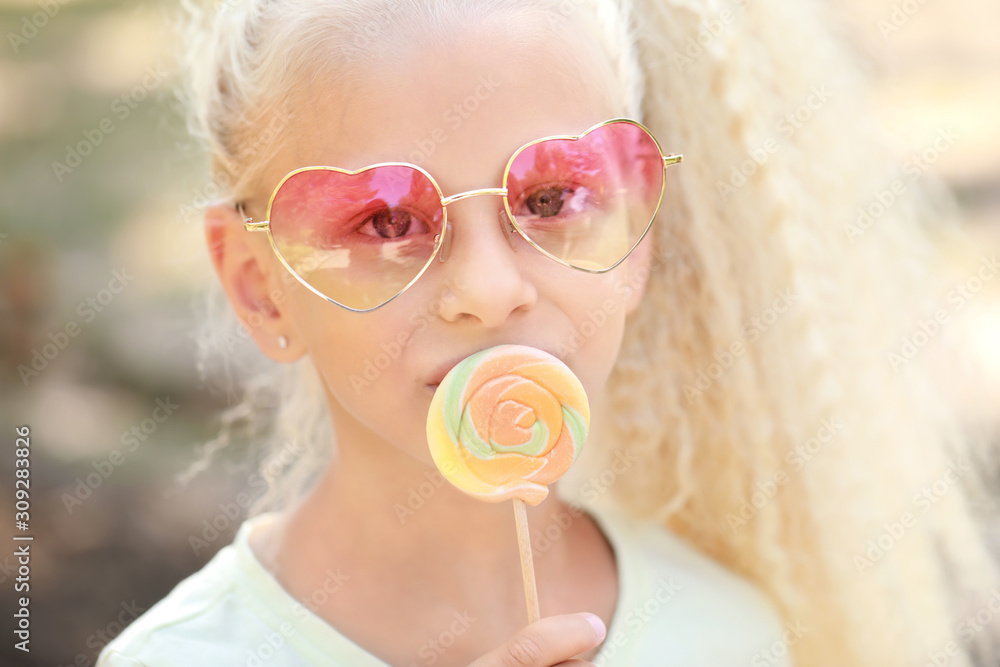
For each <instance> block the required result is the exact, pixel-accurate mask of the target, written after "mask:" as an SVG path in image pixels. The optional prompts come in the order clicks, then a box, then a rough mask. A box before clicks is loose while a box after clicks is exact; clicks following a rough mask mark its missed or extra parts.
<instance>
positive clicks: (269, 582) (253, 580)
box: [97, 505, 808, 667]
mask: <svg viewBox="0 0 1000 667" xmlns="http://www.w3.org/2000/svg"><path fill="white" fill-rule="evenodd" d="M585 509H586V511H587V512H588V513H589V514H590V515H591V516H592V517H593V518H594V520H595V521H596V522H597V524H598V526H600V528H601V530H602V531H603V532H604V534H605V536H606V537H607V538H608V541H609V542H610V543H611V546H612V548H613V549H614V551H615V556H616V560H617V567H618V577H619V597H618V602H617V606H616V608H615V612H614V616H613V617H612V621H611V624H610V626H609V627H608V634H607V637H606V638H605V640H604V643H603V644H602V646H601V650H600V652H599V654H598V655H597V657H596V658H595V659H594V664H596V665H597V666H598V667H653V666H656V667H659V666H663V667H667V666H677V667H728V666H732V667H747V666H749V667H791V665H792V662H791V659H790V657H789V655H790V652H791V648H790V647H791V646H792V645H794V643H795V642H796V641H798V639H799V637H800V636H802V634H804V633H805V632H808V628H804V627H801V626H799V625H798V624H795V623H792V622H786V623H782V621H781V619H780V618H779V616H778V615H777V613H776V610H775V607H774V605H773V604H772V603H771V602H770V600H769V599H768V598H767V597H766V596H765V595H764V594H763V593H762V592H761V591H760V590H759V589H758V588H757V587H756V586H754V585H753V584H751V583H750V582H748V581H747V580H745V579H743V578H740V577H738V576H737V575H735V574H733V573H732V572H730V571H729V570H727V569H725V568H724V567H723V566H722V565H720V564H719V563H717V562H716V561H714V560H712V559H710V558H708V557H706V556H704V555H703V554H701V553H700V552H698V551H696V550H695V549H693V548H692V547H691V546H690V545H688V544H687V543H686V542H684V541H683V540H681V539H680V538H678V537H677V536H675V535H674V534H672V533H670V532H669V531H667V530H665V529H663V528H661V527H660V526H658V525H656V524H653V523H648V522H639V521H636V520H634V519H632V518H631V517H629V516H628V515H626V514H624V513H622V512H620V511H617V510H615V509H612V508H610V507H600V506H594V505H588V506H586V508H585ZM274 517H275V515H273V514H263V515H260V516H257V517H254V518H253V519H250V520H248V521H246V522H244V524H243V525H242V526H241V527H240V530H239V532H238V534H237V535H236V539H235V540H234V542H233V544H231V545H229V546H227V547H225V548H223V549H222V550H220V551H219V553H217V554H216V555H215V557H214V558H213V559H212V560H211V561H210V562H209V563H208V564H207V565H205V567H204V568H202V569H201V570H200V571H198V572H196V573H195V574H193V575H192V576H190V577H188V578H187V579H185V580H184V581H182V582H181V583H180V584H178V585H177V587H176V588H174V590H173V591H171V592H170V594H169V595H167V597H165V598H164V599H163V600H161V601H160V602H159V603H157V604H156V605H154V606H153V607H152V608H150V609H149V610H148V611H147V612H146V613H145V614H143V615H142V616H141V617H140V618H138V619H137V620H136V621H134V622H133V623H132V624H131V625H129V626H128V627H127V628H126V629H125V630H124V631H123V632H122V633H121V634H120V635H119V636H118V637H116V638H115V639H114V640H113V641H112V642H111V643H110V644H108V645H107V646H106V647H105V649H104V650H103V651H102V652H101V655H100V657H99V658H98V661H97V667H138V666H145V667H166V666H167V665H170V666H172V667H173V666H176V667H195V666H198V667H200V666H202V665H206V666H207V665H211V666H212V667H217V666H218V667H236V666H237V665H240V666H245V667H293V666H295V667H301V666H304V665H323V666H327V667H388V666H387V663H385V662H383V661H382V660H380V659H379V658H377V657H375V656H373V655H372V654H370V653H368V652H367V651H365V650H364V649H362V648H361V647H360V646H358V645H356V644H354V643H353V642H351V640H350V639H348V638H347V637H345V636H344V635H342V634H340V633H339V632H338V631H337V630H336V628H333V627H331V626H330V625H329V624H327V623H326V622H325V621H323V620H322V619H320V618H319V617H318V616H316V615H315V614H313V613H312V612H311V611H310V610H309V609H308V608H307V607H306V606H304V605H303V604H301V603H299V602H298V601H297V600H295V599H294V598H293V597H292V596H290V595H289V594H288V593H287V592H286V591H285V590H284V589H283V588H282V587H281V585H280V584H279V583H278V582H277V581H276V580H275V579H274V577H273V576H271V574H270V573H269V572H268V571H267V570H266V569H264V567H263V566H262V565H261V564H260V562H259V561H258V560H257V559H256V557H255V556H254V554H253V552H252V551H251V549H250V545H249V540H248V538H249V535H250V532H251V531H252V530H253V529H254V527H255V526H258V525H261V524H263V523H266V522H268V521H271V520H273V518H274ZM330 574H331V576H330V577H328V582H329V584H330V588H331V589H332V590H335V587H336V586H338V585H339V583H338V582H337V580H336V576H337V573H336V572H331V573H330ZM461 622H462V619H460V618H456V620H455V623H457V624H461ZM435 655H437V654H435ZM434 657H435V656H432V655H426V656H421V655H414V656H413V661H412V663H411V664H410V665H400V666H398V667H417V666H419V665H428V664H431V660H432V659H433V658H434Z"/></svg>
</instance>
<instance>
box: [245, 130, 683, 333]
mask: <svg viewBox="0 0 1000 667" xmlns="http://www.w3.org/2000/svg"><path fill="white" fill-rule="evenodd" d="M614 123H627V124H629V125H635V126H636V127H638V128H639V129H641V130H642V131H643V132H645V133H646V134H647V135H648V136H649V138H650V139H652V140H653V143H654V144H655V145H656V150H657V151H658V152H659V154H660V157H661V158H663V180H662V181H661V185H660V196H659V198H658V199H657V202H656V209H655V210H654V211H653V215H652V216H651V217H650V219H649V222H647V223H646V228H645V229H644V230H643V232H642V234H640V235H639V238H638V240H636V242H635V243H634V244H632V247H631V248H629V249H628V251H627V252H626V253H625V254H624V255H622V257H621V258H620V259H619V260H618V261H617V262H615V263H614V264H612V265H611V266H609V267H607V268H604V269H588V268H585V267H582V266H576V265H575V264H570V263H569V262H567V261H565V260H563V259H561V258H559V257H556V256H555V255H553V254H552V253H550V252H548V251H547V250H545V249H544V248H542V247H541V246H539V245H538V244H537V243H535V242H534V241H533V240H532V239H531V238H530V237H529V236H528V235H527V234H526V233H525V232H524V231H523V230H522V229H521V227H520V225H518V224H517V219H516V218H515V217H514V213H513V211H511V209H510V200H509V198H508V197H507V194H508V189H507V178H508V176H509V175H510V168H511V165H513V164H514V160H516V159H517V157H518V156H519V155H520V154H521V153H522V152H524V151H525V150H527V149H529V148H531V147H532V146H534V145H536V144H540V143H542V142H543V141H551V140H553V139H569V140H572V141H576V140H578V139H582V138H583V137H585V136H587V135H588V134H590V133H591V132H593V131H595V130H598V129H600V128H602V127H604V126H605V125H611V124H614ZM683 160H684V156H683V155H681V154H679V153H675V154H671V155H664V153H663V148H662V147H661V146H660V142H659V141H658V140H657V139H656V137H655V136H654V135H653V133H652V132H650V131H649V128H647V127H646V126H645V125H643V124H642V123H640V122H638V121H635V120H632V119H630V118H612V119H611V120H606V121H602V122H600V123H597V124H596V125H592V126H591V127H589V128H587V129H586V130H585V131H584V132H582V133H580V134H577V135H571V134H561V135H553V136H549V137H542V138H541V139H535V140H534V141H531V142H528V143H526V144H524V145H523V146H521V147H520V148H518V149H517V150H516V151H514V153H513V154H512V155H511V157H510V159H509V160H507V166H506V167H504V170H503V180H502V181H501V187H499V188H481V189H478V190H467V191H466V192H459V193H458V194H454V195H451V196H448V197H445V196H444V193H443V192H442V191H441V187H440V186H439V185H438V183H437V181H436V180H434V177H433V176H431V175H430V173H429V172H428V171H427V170H426V169H424V168H423V167H421V166H420V165H416V164H412V163H409V162H379V163H377V164H370V165H367V166H365V167H362V168H360V169H356V170H354V171H351V170H348V169H340V168H338V167H326V166H312V167H300V168H299V169H295V170H294V171H291V172H289V173H288V174H286V175H285V177H284V178H282V179H281V181H280V182H279V183H278V185H277V186H276V187H275V188H274V191H273V192H272V193H271V198H270V199H269V200H268V202H267V212H266V217H267V220H263V221H261V222H254V221H253V218H250V217H247V215H246V213H245V212H244V211H243V203H242V202H238V203H237V204H236V210H237V212H239V214H240V217H242V218H243V227H244V229H246V231H248V232H267V239H268V241H269V242H270V244H271V249H272V250H273V251H274V254H275V255H276V256H277V258H278V261H280V262H281V263H282V265H283V266H284V267H285V268H286V269H287V270H288V271H289V272H290V273H291V274H292V276H294V277H295V279H296V280H298V281H299V282H300V283H302V285H304V286H305V287H306V288H307V289H308V290H309V291H310V292H312V293H313V294H316V295H317V296H320V297H322V298H324V299H325V300H327V301H329V302H330V303H332V304H334V305H336V306H340V307H341V308H344V309H345V310H349V311H351V312H353V313H370V312H371V311H373V310H377V309H379V308H381V307H382V306H384V305H386V304H387V303H389V302H390V301H393V300H394V299H395V298H396V297H398V296H399V295H400V294H402V293H403V292H405V291H406V290H408V289H409V288H410V286H411V285H413V283H415V282H417V280H419V279H420V276H422V275H424V272H425V271H427V269H428V268H429V267H430V265H431V264H432V263H433V262H434V258H435V257H437V258H439V260H440V261H442V262H444V261H445V260H446V259H447V249H446V250H445V252H443V253H442V252H441V248H442V247H444V246H445V244H446V242H450V237H449V230H450V229H451V225H450V224H449V223H448V204H451V203H454V202H456V201H461V200H462V199H468V198H469V197H475V196H477V195H494V196H500V197H503V208H504V212H505V213H506V214H507V220H506V221H502V222H505V226H504V232H505V233H507V234H509V233H510V232H511V231H516V232H517V234H518V235H519V236H520V237H521V238H523V239H524V240H525V241H527V242H528V243H529V244H530V245H531V246H532V247H534V248H535V249H537V250H538V251H539V252H541V253H542V254H543V255H545V256H546V257H549V258H550V259H552V260H555V261H556V262H558V263H560V264H562V265H563V266H566V267H569V268H571V269H576V270H578V271H586V272H587V273H606V272H608V271H610V270H612V269H613V268H615V267H616V266H618V265H619V264H621V263H622V262H624V261H625V260H626V259H627V258H628V256H629V255H631V254H632V251H633V250H635V248H636V246H638V245H639V244H640V243H641V242H642V240H643V239H644V238H645V237H646V234H647V233H648V232H649V230H650V228H651V227H652V226H653V220H655V219H656V214H657V213H658V212H659V211H660V206H661V205H662V204H663V193H664V192H665V191H666V186H667V174H666V171H667V167H669V166H670V165H672V164H677V163H679V162H682V161H683ZM377 167H409V168H411V169H416V170H417V171H419V172H420V173H422V174H423V175H424V176H426V177H427V180H429V181H430V183H431V185H433V186H434V190H435V191H436V192H437V194H438V197H439V198H440V200H441V212H442V220H441V232H440V233H439V234H438V235H437V236H435V237H434V250H433V251H432V252H431V255H430V257H428V258H427V262H426V263H425V264H424V266H423V267H422V268H421V269H420V271H418V272H417V275H415V276H414V277H413V279H412V280H410V282H408V283H406V285H404V286H403V287H402V288H401V289H400V290H399V291H398V292H396V293H395V294H393V295H392V296H391V297H389V298H388V299H386V300H385V301H383V302H382V303H380V304H378V305H377V306H372V307H371V308H352V307H351V306H348V305H346V304H343V303H340V302H339V301H337V300H336V299H334V298H332V297H330V296H328V295H326V294H323V293H322V292H320V291H319V290H318V289H316V288H315V287H313V286H312V285H311V284H309V282H308V281H307V280H306V279H305V278H303V277H302V276H301V275H299V273H298V272H297V271H296V270H295V269H293V268H292V267H291V265H289V263H288V262H287V261H286V260H285V258H284V256H283V255H282V254H281V250H279V249H278V246H277V244H275V242H274V235H273V234H271V221H270V218H271V206H272V205H273V204H274V199H275V197H276V196H277V195H278V191H279V190H280V189H281V186H282V185H284V184H285V181H287V180H288V179H289V178H291V177H292V176H294V175H296V174H298V173H301V172H303V171H335V172H337V173H340V174H346V175H348V176H353V175H355V174H360V173H361V172H363V171H368V170H369V169H375V168H377Z"/></svg>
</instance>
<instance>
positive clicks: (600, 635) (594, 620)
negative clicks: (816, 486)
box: [583, 612, 608, 642]
mask: <svg viewBox="0 0 1000 667" xmlns="http://www.w3.org/2000/svg"><path fill="white" fill-rule="evenodd" d="M583 616H584V618H586V619H587V622H588V623H590V624H591V625H592V626H593V627H594V632H596V633H597V641H599V642H602V641H604V636H605V635H606V634H608V631H607V628H605V627H604V621H602V620H601V618H600V617H599V616H595V615H594V614H590V613H586V612H585V613H584V614H583Z"/></svg>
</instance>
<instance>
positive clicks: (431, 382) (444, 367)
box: [427, 341, 566, 389]
mask: <svg viewBox="0 0 1000 667" xmlns="http://www.w3.org/2000/svg"><path fill="white" fill-rule="evenodd" d="M507 342H508V341H504V342H501V343H493V344H491V345H484V346H482V347H478V348H476V349H474V350H470V351H469V352H468V353H466V354H463V355H461V356H459V357H453V358H451V359H449V360H448V361H445V362H444V363H442V364H440V365H438V366H437V367H436V368H435V369H434V371H433V372H432V373H431V374H430V375H429V376H428V378H427V386H428V387H430V388H431V389H437V387H438V385H439V384H441V381H442V380H444V376H445V375H447V374H448V371H450V370H451V369H452V368H454V367H455V366H457V365H458V364H459V363H460V362H461V361H462V360H463V359H466V358H468V357H470V356H472V355H473V354H475V353H476V352H481V351H482V350H485V349H488V348H491V347H495V346H497V345H503V344H505V343H507ZM511 344H514V345H529V346H531V347H534V348H537V349H539V350H542V351H544V352H548V353H549V354H551V355H552V356H554V357H556V358H558V359H560V361H562V362H563V363H566V360H565V359H562V358H561V357H560V356H559V355H558V354H556V353H555V352H553V351H552V350H550V349H547V348H545V347H542V346H540V345H531V344H530V343H511Z"/></svg>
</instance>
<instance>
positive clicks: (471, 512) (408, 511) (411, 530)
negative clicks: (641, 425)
mask: <svg viewBox="0 0 1000 667" xmlns="http://www.w3.org/2000/svg"><path fill="white" fill-rule="evenodd" d="M337 416H338V419H337V420H335V421H336V423H337V424H338V432H337V437H338V456H337V457H336V460H335V461H333V462H332V463H331V464H330V466H329V468H328V469H327V471H326V473H325V474H324V476H323V477H322V478H321V479H320V480H319V481H318V483H317V485H316V487H315V488H314V489H313V491H312V492H311V493H310V494H309V496H308V497H307V498H306V499H305V500H304V501H303V502H302V503H301V504H300V505H298V506H297V507H296V508H295V509H294V510H293V511H292V512H291V514H290V515H289V517H288V524H287V525H288V530H287V531H286V535H287V539H288V541H289V542H290V543H291V544H293V547H292V549H293V550H298V551H297V552H296V551H292V552H291V553H290V554H289V555H288V556H287V557H285V558H282V559H281V560H284V561H287V560H288V558H292V559H295V560H297V561H299V562H298V563H297V564H298V565H299V566H301V565H305V566H306V567H307V568H313V569H315V570H316V571H323V570H324V568H327V567H330V566H333V565H341V564H342V565H345V566H348V567H351V568H353V567H361V566H362V564H363V566H365V567H368V568H370V569H372V570H374V571H378V572H382V573H398V574H399V575H400V576H404V577H405V576H409V577H413V578H417V579H419V580H420V581H422V582H427V583H428V584H429V585H431V586H434V587H437V588H438V589H439V590H441V589H448V590H450V592H452V593H453V594H455V595H459V596H461V595H469V596H472V597H476V596H482V595H483V594H484V592H486V591H484V590H483V586H484V582H483V579H484V577H483V574H482V573H484V572H489V573H490V576H489V581H490V585H493V586H496V588H498V589H502V590H506V591H510V590H514V591H517V590H520V583H519V580H520V578H521V568H520V560H519V558H518V543H517V531H516V528H515V523H514V511H513V501H512V500H506V501H503V502H498V503H492V502H486V501H482V500H479V499H477V498H473V497H471V496H468V495H466V494H465V493H463V492H462V491H460V490H458V489H457V488H455V487H453V486H452V485H451V483H450V482H448V481H447V480H446V479H445V478H444V477H443V476H442V474H441V473H440V472H439V471H438V470H437V469H436V468H435V467H434V466H433V465H428V464H426V463H423V462H421V461H419V460H417V459H415V458H413V457H412V456H408V455H406V454H405V453H402V452H400V451H399V449H398V448H397V447H395V446H394V445H392V444H391V443H388V442H385V441H384V440H381V439H379V438H377V437H374V436H373V434H371V432H370V431H367V430H365V429H363V428H362V427H361V426H360V425H357V423H356V422H354V421H353V420H351V419H350V418H349V417H348V416H347V415H340V414H338V415H337ZM352 427H353V428H352ZM549 491H550V492H549V495H548V496H547V497H546V498H545V500H543V501H542V502H541V503H539V504H538V505H537V506H528V507H527V516H528V525H529V533H530V535H532V536H533V537H535V538H536V539H537V537H538V536H541V535H543V534H544V532H545V530H546V528H549V527H550V526H551V525H552V523H553V521H552V517H553V515H558V514H560V513H564V512H566V511H567V509H568V508H567V505H566V503H564V502H563V501H562V500H561V499H559V498H558V497H557V495H556V493H555V489H554V488H553V487H550V490H549ZM550 534H551V528H550ZM305 536H308V539H303V538H304V537H305ZM570 549H571V545H570V540H569V539H557V540H552V541H551V544H549V543H546V549H545V550H544V552H542V553H539V554H538V555H537V556H536V557H535V559H534V561H535V566H536V568H538V569H539V570H544V569H545V568H546V567H560V566H562V564H563V563H565V562H566V559H568V558H569V551H570ZM459 563H460V564H461V567H459V566H458V564H459ZM288 566H289V563H287V562H286V563H285V567H288ZM282 569H284V568H282Z"/></svg>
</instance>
